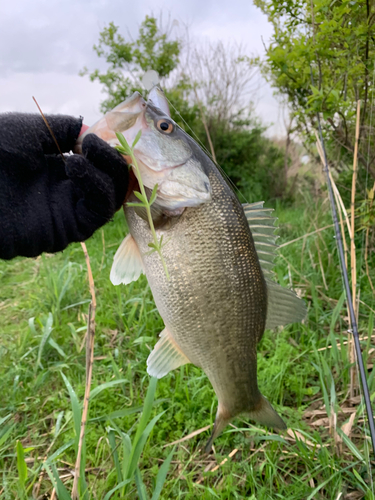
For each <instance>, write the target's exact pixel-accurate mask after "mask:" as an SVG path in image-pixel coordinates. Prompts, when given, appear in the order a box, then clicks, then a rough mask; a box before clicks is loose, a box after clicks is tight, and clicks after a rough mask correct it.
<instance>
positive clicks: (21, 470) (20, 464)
mask: <svg viewBox="0 0 375 500" xmlns="http://www.w3.org/2000/svg"><path fill="white" fill-rule="evenodd" d="M16 450H17V469H18V479H19V482H20V484H21V487H22V488H23V489H24V488H25V484H26V481H27V465H26V462H25V453H24V449H23V446H22V443H21V441H17V444H16Z"/></svg>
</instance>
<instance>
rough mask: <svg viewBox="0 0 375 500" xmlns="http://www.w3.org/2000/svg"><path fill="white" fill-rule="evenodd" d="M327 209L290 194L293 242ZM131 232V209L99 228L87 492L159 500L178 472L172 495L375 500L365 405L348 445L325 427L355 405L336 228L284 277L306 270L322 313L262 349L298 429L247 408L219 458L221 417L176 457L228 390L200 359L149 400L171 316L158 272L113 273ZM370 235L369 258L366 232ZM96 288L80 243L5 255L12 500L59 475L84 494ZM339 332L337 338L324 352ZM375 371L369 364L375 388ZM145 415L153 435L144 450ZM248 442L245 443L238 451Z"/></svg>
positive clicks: (1, 362)
mask: <svg viewBox="0 0 375 500" xmlns="http://www.w3.org/2000/svg"><path fill="white" fill-rule="evenodd" d="M327 212H328V206H327V205H324V204H323V205H322V204H321V202H319V203H313V202H312V201H311V200H310V202H309V208H308V209H304V208H301V207H292V208H283V207H278V209H277V216H278V217H279V219H280V227H281V228H280V230H279V234H280V236H281V238H280V242H281V243H282V242H286V241H288V240H291V239H293V238H297V237H298V236H301V235H303V234H304V233H306V232H309V231H314V230H315V229H316V228H317V227H322V226H325V225H328V224H330V223H331V218H330V215H329V213H328V214H327ZM124 235H125V222H124V216H123V214H122V213H118V214H117V215H116V217H115V220H114V221H113V222H112V223H110V224H108V225H107V226H106V227H105V228H104V230H99V231H98V232H97V233H96V234H95V235H94V237H93V238H91V239H90V240H89V241H88V242H87V248H88V252H89V254H90V258H91V265H92V268H93V275H94V280H95V285H96V291H97V314H96V340H95V363H94V370H93V380H92V395H91V400H90V408H89V421H88V424H87V431H86V445H85V450H84V457H85V470H86V474H85V481H86V484H87V491H86V492H85V491H81V497H82V498H90V499H91V498H92V499H104V498H106V499H108V498H109V492H111V490H112V496H111V498H125V496H126V498H129V499H137V498H141V499H143V498H149V499H150V498H152V499H154V498H157V497H156V496H155V497H154V496H153V494H154V495H155V492H157V491H158V490H160V485H161V484H162V479H163V477H165V475H166V480H165V483H164V487H163V489H162V491H161V493H160V498H161V499H171V498H173V499H177V498H178V499H180V498H181V499H186V500H188V499H197V498H202V499H216V498H219V499H223V500H224V499H225V500H228V499H244V498H246V499H253V500H266V499H272V500H273V499H278V498H280V499H285V498H286V499H293V500H294V499H295V500H301V499H336V498H338V496H339V494H340V493H342V496H341V497H340V498H341V499H346V498H347V499H355V498H366V499H374V498H375V497H374V496H373V493H372V492H371V482H370V477H369V470H368V461H369V458H368V453H369V452H368V447H367V446H364V443H365V442H366V440H368V436H367V432H368V431H367V430H366V426H365V428H364V424H363V423H362V419H363V407H362V406H361V405H359V407H358V409H357V415H356V419H355V422H354V425H353V429H352V433H351V434H350V438H346V437H345V435H344V437H343V443H342V444H341V445H340V444H338V445H335V443H334V439H333V437H332V436H331V435H330V432H329V429H328V427H327V425H326V424H325V423H324V422H323V423H322V425H321V426H319V425H318V426H313V425H311V423H312V422H313V421H316V420H318V419H321V418H324V417H326V418H327V416H329V415H330V414H331V415H332V414H333V413H337V415H338V427H341V426H342V424H343V423H344V422H347V421H348V419H349V416H350V413H343V412H342V411H340V408H344V407H346V408H349V407H350V404H349V403H348V401H347V390H348V383H349V362H348V357H347V350H346V348H342V349H340V346H341V343H342V342H343V341H344V340H346V337H347V335H346V330H347V324H346V319H345V318H346V310H345V308H344V307H343V306H342V303H343V300H342V281H341V276H340V272H339V268H338V258H337V252H336V250H335V241H334V238H333V231H332V230H327V231H324V232H322V233H318V234H317V235H314V236H311V237H310V238H308V239H306V240H305V242H304V240H299V241H298V242H296V243H294V244H293V245H289V246H286V247H283V249H282V252H281V253H282V255H283V256H284V259H283V258H280V259H279V260H278V266H277V269H276V271H277V274H278V277H279V280H280V282H284V284H288V283H289V281H290V279H292V281H293V284H294V286H295V287H296V288H297V289H298V290H299V291H300V292H301V293H302V295H303V296H304V297H305V300H306V301H307V304H308V308H309V314H308V318H307V319H306V321H305V323H304V324H303V325H291V326H290V327H288V328H286V329H285V330H284V331H282V332H270V331H268V332H266V334H265V335H264V338H263V340H262V341H261V343H260V345H259V348H258V353H259V356H258V360H259V369H258V378H259V385H260V388H261V391H262V393H263V394H264V395H265V396H266V397H267V398H268V399H269V400H270V401H271V402H272V403H273V404H274V405H275V406H276V408H277V410H278V412H279V413H280V415H282V416H283V418H284V419H285V420H286V421H287V422H288V426H289V427H290V428H292V429H294V430H295V431H298V434H296V435H294V436H293V435H288V434H286V433H284V434H280V435H278V434H274V433H272V432H270V431H267V430H266V429H264V428H261V427H258V426H253V425H251V423H250V422H249V421H247V420H246V419H237V420H235V421H234V422H233V425H234V426H235V428H234V427H233V426H232V427H231V426H229V427H228V428H227V429H226V430H225V431H224V433H223V434H222V435H221V436H220V437H219V438H218V439H217V440H216V441H215V453H214V454H212V455H210V456H209V457H206V456H204V455H203V454H202V449H203V447H204V444H205V442H206V440H207V438H208V436H209V431H206V432H204V433H202V434H200V435H198V436H196V437H194V438H192V439H190V440H188V441H185V442H183V443H181V444H179V445H177V446H176V448H175V451H174V454H173V456H172V455H171V451H172V448H171V447H164V446H165V445H168V444H169V443H171V442H173V441H175V440H178V439H180V438H182V437H183V436H185V435H187V434H189V433H190V432H192V431H194V430H196V429H199V428H202V427H204V426H207V425H209V424H212V423H213V420H214V418H215V413H216V398H215V395H214V392H213V389H212V388H211V386H210V384H209V383H208V380H207V378H206V377H205V375H204V374H203V373H202V371H201V370H200V369H198V368H196V367H194V366H183V367H181V368H180V369H178V370H176V371H174V372H172V373H171V374H169V375H168V376H166V377H165V378H163V379H161V380H160V381H158V383H157V386H156V392H155V394H152V399H153V398H154V399H153V402H151V403H150V401H151V399H150V398H151V395H149V396H148V399H147V401H148V403H147V406H145V407H144V404H145V398H146V393H147V389H148V388H149V385H150V378H149V377H148V375H147V373H146V359H147V357H148V355H149V352H150V349H151V348H152V347H153V345H154V344H155V342H156V339H157V336H158V334H159V332H160V331H161V330H162V329H163V322H162V320H161V318H160V316H159V314H158V312H157V310H156V308H155V305H154V303H153V300H152V295H151V292H150V289H149V287H148V286H147V281H146V279H145V278H144V276H142V277H141V278H140V279H139V281H138V282H136V283H133V284H131V285H129V286H126V287H125V286H120V287H114V286H113V285H112V284H111V283H110V281H109V272H110V268H111V264H112V259H113V255H114V253H115V251H116V249H117V247H118V245H119V244H120V242H121V241H122V239H123V237H124ZM357 246H358V249H359V250H358V259H359V260H360V261H361V251H360V247H361V239H360V237H359V241H358V245H357ZM319 254H320V258H321V262H322V266H323V269H324V274H325V280H326V283H327V289H326V288H325V286H324V282H323V279H322V273H321V269H320V264H319ZM288 264H289V265H288ZM372 268H373V269H374V265H373V264H372ZM360 278H361V281H360V282H361V300H362V301H363V302H365V303H367V306H368V307H365V306H361V310H360V317H359V326H360V332H361V334H363V335H368V334H372V332H373V323H374V317H373V313H372V312H371V309H370V308H372V309H374V298H373V297H372V296H371V293H370V289H369V286H368V284H367V281H366V277H365V276H362V275H360ZM89 301H90V294H89V288H88V282H87V274H86V265H85V261H84V256H83V252H82V250H81V247H80V245H72V246H70V247H69V248H68V249H67V250H65V251H64V252H62V253H60V254H58V255H53V256H52V255H44V256H42V257H39V258H38V259H35V260H34V259H21V258H19V259H15V260H13V261H11V262H0V314H1V319H0V328H1V337H0V380H1V399H0V477H1V479H0V497H1V498H4V499H13V498H28V497H29V498H31V497H32V492H33V488H34V491H35V488H36V485H37V484H38V482H39V481H40V489H39V498H47V496H49V495H50V494H51V491H52V481H54V482H56V477H58V476H59V477H60V478H61V481H62V484H64V486H65V488H66V490H67V492H71V487H72V483H73V478H72V475H71V471H72V470H74V463H75V459H76V450H77V436H76V432H77V431H78V429H79V426H78V422H79V418H78V417H79V415H80V411H81V403H82V399H83V395H84V386H85V347H84V336H85V331H86V324H87V312H88V304H89ZM187 333H188V332H187ZM362 344H363V347H364V350H365V361H366V362H368V363H369V364H372V363H373V358H372V359H371V358H369V359H367V358H368V355H367V351H368V350H369V348H370V347H371V345H370V342H369V341H364V342H362ZM328 345H333V347H332V348H330V349H326V350H323V351H322V350H319V349H321V348H323V347H326V346H328ZM372 373H374V372H371V369H370V370H369V376H370V391H371V394H372V396H373V397H374V394H375V381H374V377H373V376H372ZM150 391H151V389H150ZM149 394H151V393H149ZM143 410H144V411H143ZM314 410H315V411H318V412H320V414H319V415H318V416H316V417H315V418H308V415H309V414H308V413H306V411H310V413H311V411H314ZM142 411H143V414H142ZM324 413H325V414H324ZM141 415H143V416H141ZM156 417H157V418H156ZM149 423H153V425H150V426H149ZM146 428H147V435H144V439H143V440H142V442H141V445H142V446H141V449H139V448H138V451H135V448H136V444H137V442H139V440H140V437H141V435H142V433H143V432H145V431H146ZM301 436H304V437H305V439H306V443H307V444H306V443H305V442H304V440H303V438H302V437H301ZM234 449H237V450H238V451H237V452H236V453H235V454H234V455H233V456H232V457H231V458H228V454H229V453H231V452H232V450H234ZM46 455H48V460H47V462H46V463H45V456H46ZM225 458H228V460H227V461H226V462H225V463H223V464H222V465H221V466H220V467H219V468H217V469H216V470H214V471H212V470H211V469H213V468H214V467H215V466H216V464H220V463H221V462H222V461H223V460H224V459H225ZM133 459H134V460H133ZM167 459H168V460H171V464H170V466H169V467H168V462H166V463H165V461H166V460H167ZM132 460H133V461H132ZM130 462H132V464H131V466H130ZM163 463H164V467H163ZM373 463H374V462H373ZM43 464H45V465H44V469H42V467H43ZM46 469H48V470H46ZM167 469H168V472H167ZM53 471H55V476H54V475H53ZM48 473H49V475H48ZM127 479H130V481H129V482H126V481H127ZM124 482H125V483H126V484H123V485H122V486H120V487H119V485H121V484H122V483H124ZM116 487H117V489H116ZM43 495H47V496H46V497H43ZM106 495H107V496H106ZM60 498H63V495H62V494H60Z"/></svg>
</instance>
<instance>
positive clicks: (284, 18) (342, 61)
mask: <svg viewBox="0 0 375 500" xmlns="http://www.w3.org/2000/svg"><path fill="white" fill-rule="evenodd" d="M254 3H255V4H256V5H257V6H258V7H260V9H261V10H262V11H263V12H264V13H265V14H266V15H267V16H268V19H269V21H270V22H271V23H272V25H273V28H274V34H273V37H272V39H271V43H270V45H269V46H268V47H267V56H266V59H265V61H264V62H263V64H262V68H263V72H264V74H265V75H266V77H267V78H268V79H269V81H270V82H271V84H272V85H273V86H274V87H275V88H276V89H277V91H278V93H279V94H280V95H281V96H283V97H284V99H285V100H286V102H287V103H288V107H289V109H290V110H291V116H292V117H294V121H293V125H292V127H293V128H294V130H297V131H298V133H299V136H300V138H303V139H304V141H305V144H306V145H307V146H308V145H311V144H314V143H315V136H314V130H315V129H316V128H317V123H316V112H317V111H318V112H321V113H322V118H323V122H322V125H323V130H324V134H325V137H326V143H327V145H328V146H329V149H330V151H331V157H332V158H334V159H335V162H334V165H335V166H337V167H339V170H342V169H343V168H345V166H347V163H348V162H349V163H352V161H353V152H354V143H355V124H356V108H357V100H358V99H360V100H361V101H362V111H361V123H360V139H361V140H360V147H359V155H358V161H359V162H360V164H362V166H363V167H364V168H365V169H366V168H368V169H369V172H370V174H371V175H372V177H373V179H374V180H375V167H374V160H375V155H374V138H375V135H374V123H373V113H374V71H375V66H374V62H375V45H374V37H375V16H374V4H373V2H371V1H369V0H355V1H353V0H340V1H333V2H332V1H331V0H316V1H314V2H311V1H310V0H303V1H301V0H285V1H283V2H280V1H279V0H255V1H254ZM311 72H312V74H313V82H314V83H313V84H312V81H311Z"/></svg>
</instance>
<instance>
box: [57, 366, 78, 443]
mask: <svg viewBox="0 0 375 500" xmlns="http://www.w3.org/2000/svg"><path fill="white" fill-rule="evenodd" d="M61 376H62V378H63V380H64V382H65V385H66V388H67V389H68V392H69V396H70V404H71V405H72V411H73V422H74V431H75V435H76V437H75V450H76V453H77V452H78V442H79V435H80V432H81V419H82V412H81V406H80V404H79V401H78V398H77V394H76V393H75V392H74V389H73V387H72V386H71V385H70V382H69V380H68V379H67V378H66V377H65V375H64V374H63V373H62V372H61Z"/></svg>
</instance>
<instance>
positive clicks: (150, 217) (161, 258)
mask: <svg viewBox="0 0 375 500" xmlns="http://www.w3.org/2000/svg"><path fill="white" fill-rule="evenodd" d="M130 156H131V159H132V166H133V167H134V168H135V171H136V175H137V180H138V184H139V188H140V190H141V194H142V196H143V197H144V199H145V201H146V202H147V203H145V208H146V212H147V218H148V223H149V226H150V229H151V233H152V236H153V238H154V245H155V249H156V251H157V253H158V254H159V257H160V260H161V262H162V264H163V268H164V272H165V274H166V275H167V278H168V279H169V273H168V269H167V264H166V263H165V260H164V257H163V254H162V252H161V244H160V242H159V241H158V237H157V234H156V230H155V226H154V221H153V220H152V215H151V204H150V202H149V201H148V198H147V195H146V190H145V187H144V185H143V181H142V176H141V171H140V170H139V166H138V163H137V159H136V157H135V155H134V152H133V149H131V153H130Z"/></svg>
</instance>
